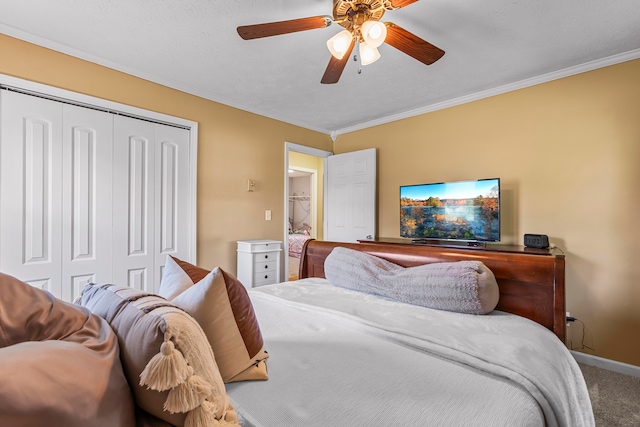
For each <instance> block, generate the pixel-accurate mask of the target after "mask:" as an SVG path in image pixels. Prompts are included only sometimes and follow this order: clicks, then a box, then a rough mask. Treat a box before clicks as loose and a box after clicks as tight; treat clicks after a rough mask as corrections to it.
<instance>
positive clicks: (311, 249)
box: [299, 240, 566, 342]
mask: <svg viewBox="0 0 640 427" xmlns="http://www.w3.org/2000/svg"><path fill="white" fill-rule="evenodd" d="M336 246H343V247H346V248H350V249H355V250H359V251H363V252H367V253H369V254H371V255H374V256H377V257H380V258H384V259H386V260H388V261H391V262H393V263H395V264H398V265H402V266H404V267H410V266H415V265H422V264H430V263H434V262H453V261H471V260H476V261H482V262H483V263H484V264H485V265H486V266H487V267H488V268H489V269H490V270H491V271H492V272H493V274H494V275H495V276H496V281H497V282H498V287H499V288H500V301H499V302H498V306H497V307H496V309H497V310H501V311H506V312H508V313H513V314H517V315H519V316H523V317H526V318H528V319H531V320H533V321H535V322H537V323H539V324H541V325H542V326H544V327H546V328H548V329H550V330H551V331H553V332H554V333H555V334H556V335H557V336H558V338H560V340H561V341H562V342H565V332H566V327H565V325H566V323H565V322H566V320H565V313H566V311H565V293H564V292H565V291H564V286H565V284H564V275H565V271H564V268H565V266H564V262H565V260H564V255H560V254H554V253H552V252H549V253H548V254H546V255H542V254H527V253H517V252H508V251H492V250H491V249H490V248H489V247H488V248H485V249H482V250H478V249H466V248H452V247H450V246H443V247H438V246H437V245H436V246H427V245H411V244H385V243H337V242H323V241H318V240H308V241H307V242H305V245H304V247H303V249H302V255H301V259H300V270H299V277H300V278H301V279H303V278H307V277H322V278H324V277H325V276H324V260H325V258H326V257H327V256H328V255H329V253H331V251H332V250H333V248H334V247H336Z"/></svg>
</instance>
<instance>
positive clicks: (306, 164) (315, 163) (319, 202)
mask: <svg viewBox="0 0 640 427" xmlns="http://www.w3.org/2000/svg"><path fill="white" fill-rule="evenodd" d="M289 166H292V167H296V166H297V167H301V168H305V169H314V170H315V171H316V186H317V187H316V195H317V197H316V206H315V215H316V218H317V220H316V224H317V226H316V230H315V238H316V239H317V240H322V239H323V238H324V234H323V233H324V227H323V224H324V198H323V197H322V196H323V194H324V179H323V177H324V158H322V157H316V156H310V155H308V154H304V153H296V152H295V151H290V152H289Z"/></svg>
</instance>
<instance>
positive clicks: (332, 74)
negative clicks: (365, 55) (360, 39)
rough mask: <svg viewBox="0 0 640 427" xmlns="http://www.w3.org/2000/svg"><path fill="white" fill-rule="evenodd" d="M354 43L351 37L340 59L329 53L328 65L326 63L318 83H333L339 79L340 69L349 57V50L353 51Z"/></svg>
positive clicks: (341, 69)
mask: <svg viewBox="0 0 640 427" xmlns="http://www.w3.org/2000/svg"><path fill="white" fill-rule="evenodd" d="M355 44H356V40H355V39H352V40H351V44H350V45H349V48H348V49H347V52H346V53H345V54H344V56H343V57H342V59H336V57H335V56H333V55H331V59H330V60H329V65H327V69H326V70H325V71H324V75H323V76H322V80H320V83H322V84H333V83H338V80H340V76H341V75H342V71H343V70H344V67H345V66H346V65H347V62H348V61H349V58H351V51H353V47H354V46H355Z"/></svg>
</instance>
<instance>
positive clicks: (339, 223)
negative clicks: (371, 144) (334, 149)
mask: <svg viewBox="0 0 640 427" xmlns="http://www.w3.org/2000/svg"><path fill="white" fill-rule="evenodd" d="M325 176H326V177H327V183H326V187H325V188H326V190H325V195H326V196H325V209H326V211H325V212H326V213H325V224H326V225H325V239H326V240H328V241H334V242H356V241H357V240H359V239H371V238H374V237H375V234H376V149H375V148H370V149H367V150H361V151H353V152H350V153H343V154H337V155H333V156H329V157H327V163H326V168H325Z"/></svg>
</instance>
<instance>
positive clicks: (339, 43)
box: [327, 30, 353, 59]
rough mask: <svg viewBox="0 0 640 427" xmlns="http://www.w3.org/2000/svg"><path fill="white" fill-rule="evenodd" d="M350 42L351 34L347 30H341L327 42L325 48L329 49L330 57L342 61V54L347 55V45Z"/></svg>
mask: <svg viewBox="0 0 640 427" xmlns="http://www.w3.org/2000/svg"><path fill="white" fill-rule="evenodd" d="M351 40H353V35H352V34H351V32H350V31H349V30H342V31H340V32H339V33H338V34H336V35H335V36H333V37H331V38H330V39H329V40H327V48H329V52H331V55H333V56H334V57H335V58H336V59H342V57H343V56H344V54H345V53H347V49H349V45H351Z"/></svg>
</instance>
